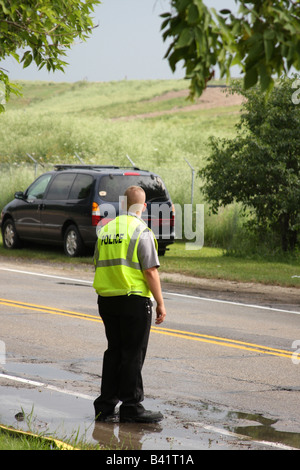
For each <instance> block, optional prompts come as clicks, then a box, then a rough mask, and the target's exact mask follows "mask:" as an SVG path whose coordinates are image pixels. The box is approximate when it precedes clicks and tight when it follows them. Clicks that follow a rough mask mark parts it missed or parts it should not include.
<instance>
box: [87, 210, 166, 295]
mask: <svg viewBox="0 0 300 470" xmlns="http://www.w3.org/2000/svg"><path fill="white" fill-rule="evenodd" d="M145 230H150V229H149V228H148V226H147V224H146V223H145V222H144V221H142V220H141V219H139V218H138V217H134V216H131V215H121V216H118V217H116V218H115V219H114V220H112V221H111V222H109V223H108V224H106V225H104V227H102V229H101V230H100V233H99V234H98V241H97V245H96V249H95V255H94V263H95V267H96V272H95V278H94V283H93V287H94V288H95V290H96V292H97V294H99V295H101V296H104V297H108V296H119V295H132V294H133V295H140V296H143V297H151V291H150V290H149V287H148V285H147V282H146V280H145V278H144V275H143V272H142V268H141V265H140V263H139V260H138V255H137V247H138V241H139V238H140V235H141V233H142V232H144V231H145ZM153 238H154V242H155V246H156V250H157V240H156V238H155V236H154V237H153Z"/></svg>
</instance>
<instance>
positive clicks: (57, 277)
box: [0, 267, 300, 315]
mask: <svg viewBox="0 0 300 470" xmlns="http://www.w3.org/2000/svg"><path fill="white" fill-rule="evenodd" d="M0 270H1V271H9V272H13V273H20V274H28V275H31V276H41V277H49V278H52V279H62V280H64V281H73V282H82V283H86V284H90V285H92V284H93V282H92V281H86V280H83V279H73V278H70V277H63V276H54V275H51V274H42V273H34V272H31V271H21V270H18V269H10V268H1V267H0ZM164 293H165V294H167V295H174V296H177V297H186V298H189V299H197V300H203V301H205V302H216V303H221V304H228V305H236V306H239V307H246V308H258V309H261V310H271V311H272V312H281V313H293V314H294V315H300V311H297V310H285V309H281V308H275V307H265V306H263V305H254V304H244V303H241V302H232V301H230V300H220V299H211V298H207V297H200V296H196V295H189V294H178V293H175V292H168V291H165V292H164Z"/></svg>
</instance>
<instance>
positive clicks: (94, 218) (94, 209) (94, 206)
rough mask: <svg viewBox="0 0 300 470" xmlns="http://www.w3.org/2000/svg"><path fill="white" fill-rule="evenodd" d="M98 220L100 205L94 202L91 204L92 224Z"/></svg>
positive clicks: (94, 224) (96, 223) (97, 222)
mask: <svg viewBox="0 0 300 470" xmlns="http://www.w3.org/2000/svg"><path fill="white" fill-rule="evenodd" d="M99 222H100V207H99V205H98V204H97V203H96V202H93V204H92V225H93V226H95V227H96V226H97V225H98V224H99Z"/></svg>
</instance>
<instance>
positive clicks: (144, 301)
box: [94, 295, 152, 415]
mask: <svg viewBox="0 0 300 470" xmlns="http://www.w3.org/2000/svg"><path fill="white" fill-rule="evenodd" d="M98 306H99V314H100V316H101V318H102V320H103V323H104V326H105V333H106V337H107V342H108V347H107V350H106V351H105V353H104V357H103V368H102V380H101V394H100V396H99V397H98V398H97V399H96V400H95V401H94V406H95V412H96V415H97V414H99V413H110V412H112V411H113V409H114V408H115V406H116V405H117V403H118V402H119V401H121V402H122V404H121V408H120V411H121V409H123V410H124V408H127V410H129V409H132V410H133V412H134V409H137V408H138V406H139V404H140V403H141V401H142V400H143V399H144V390H143V380H142V367H143V363H144V359H145V356H146V351H147V346H148V340H149V333H150V328H151V319H152V302H151V300H150V299H149V298H147V297H141V296H137V295H130V296H119V297H101V296H98ZM140 406H141V405H140ZM128 407H130V408H128Z"/></svg>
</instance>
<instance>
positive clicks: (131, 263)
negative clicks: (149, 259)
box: [96, 222, 149, 270]
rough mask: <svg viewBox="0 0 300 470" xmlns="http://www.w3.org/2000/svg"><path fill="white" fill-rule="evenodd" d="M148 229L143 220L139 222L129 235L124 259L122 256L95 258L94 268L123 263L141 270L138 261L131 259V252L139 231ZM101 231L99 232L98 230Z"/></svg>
mask: <svg viewBox="0 0 300 470" xmlns="http://www.w3.org/2000/svg"><path fill="white" fill-rule="evenodd" d="M147 229H148V230H149V228H148V227H147V226H146V227H145V224H144V222H141V223H140V225H138V226H137V227H136V228H135V230H134V232H133V234H132V237H131V240H130V242H129V245H128V249H127V256H126V259H124V258H112V259H105V260H99V259H98V260H97V261H96V268H102V267H104V266H118V265H123V266H129V267H130V268H133V269H139V270H141V265H140V263H136V262H134V261H133V260H132V258H133V253H134V249H135V244H136V242H137V239H138V237H139V234H140V232H142V231H144V230H147ZM100 233H101V232H100Z"/></svg>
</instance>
